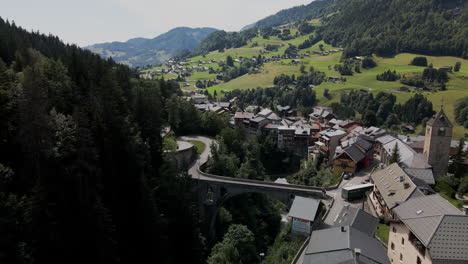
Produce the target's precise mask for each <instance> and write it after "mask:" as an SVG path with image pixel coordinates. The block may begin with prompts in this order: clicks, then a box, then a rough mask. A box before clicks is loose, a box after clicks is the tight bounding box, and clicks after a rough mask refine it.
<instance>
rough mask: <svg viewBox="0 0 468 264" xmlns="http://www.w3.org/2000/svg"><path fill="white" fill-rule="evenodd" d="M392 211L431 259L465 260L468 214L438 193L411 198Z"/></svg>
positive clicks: (467, 243)
mask: <svg viewBox="0 0 468 264" xmlns="http://www.w3.org/2000/svg"><path fill="white" fill-rule="evenodd" d="M393 211H394V212H395V214H396V215H397V217H398V218H399V219H400V220H401V221H402V222H403V223H404V224H405V225H406V226H407V227H408V228H409V229H410V230H411V232H412V233H413V234H414V235H415V236H416V237H417V238H418V239H419V241H421V243H423V244H424V245H425V246H426V247H427V248H428V249H429V252H430V254H431V258H432V259H433V260H434V259H441V260H465V261H466V260H468V216H465V215H463V214H462V212H461V211H460V210H458V209H457V208H456V207H455V206H453V205H452V204H451V203H449V202H448V201H447V200H445V199H444V198H442V197H441V196H440V195H438V194H434V195H427V196H423V197H419V198H414V199H410V200H408V201H406V202H405V203H403V204H401V205H399V206H397V207H396V208H395V209H393Z"/></svg>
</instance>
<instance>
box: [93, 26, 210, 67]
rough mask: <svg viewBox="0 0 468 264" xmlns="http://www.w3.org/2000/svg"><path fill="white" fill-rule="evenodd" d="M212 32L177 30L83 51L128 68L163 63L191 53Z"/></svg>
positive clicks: (100, 45) (185, 28) (187, 28)
mask: <svg viewBox="0 0 468 264" xmlns="http://www.w3.org/2000/svg"><path fill="white" fill-rule="evenodd" d="M215 31H217V29H215V28H209V27H202V28H190V27H177V28H174V29H171V30H169V31H168V32H166V33H163V34H161V35H159V36H157V37H155V38H151V39H150V38H142V37H137V38H132V39H129V40H127V41H125V42H121V41H113V42H105V43H97V44H93V45H89V46H86V47H84V48H85V49H87V50H90V51H92V52H94V53H96V54H98V55H100V56H101V57H103V58H109V57H112V58H113V59H114V60H115V61H117V62H119V63H123V64H127V65H129V66H132V67H142V66H146V65H157V64H161V63H164V62H165V61H167V60H168V59H170V58H171V57H172V56H174V55H176V54H177V53H179V52H181V51H183V50H190V51H191V50H194V49H195V48H196V47H197V46H198V44H199V43H200V42H201V41H202V40H203V39H205V38H206V36H208V35H209V34H211V33H213V32H215Z"/></svg>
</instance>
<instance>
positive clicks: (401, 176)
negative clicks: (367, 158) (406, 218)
mask: <svg viewBox="0 0 468 264" xmlns="http://www.w3.org/2000/svg"><path fill="white" fill-rule="evenodd" d="M371 178H372V181H373V182H374V185H375V187H376V188H377V189H378V190H379V192H380V194H381V195H382V198H383V199H384V200H385V203H386V204H387V206H388V208H390V209H392V208H393V207H395V206H397V205H398V204H400V203H402V202H404V201H406V200H408V199H409V198H410V197H411V196H412V194H413V192H415V190H416V189H417V188H416V185H415V184H414V183H413V181H412V180H411V179H410V178H409V176H408V175H407V174H406V173H405V172H404V171H403V169H402V168H401V167H400V166H399V165H398V164H397V163H393V164H391V165H389V166H388V167H386V168H385V169H382V170H379V171H377V172H375V173H372V174H371Z"/></svg>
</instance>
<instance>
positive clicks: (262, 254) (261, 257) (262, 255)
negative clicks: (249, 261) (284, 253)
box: [258, 252, 265, 263]
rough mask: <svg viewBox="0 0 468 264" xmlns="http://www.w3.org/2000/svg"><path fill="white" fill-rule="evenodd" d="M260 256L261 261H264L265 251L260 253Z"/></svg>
mask: <svg viewBox="0 0 468 264" xmlns="http://www.w3.org/2000/svg"><path fill="white" fill-rule="evenodd" d="M258 255H259V256H260V263H263V261H264V260H265V253H263V252H262V253H260V254H258Z"/></svg>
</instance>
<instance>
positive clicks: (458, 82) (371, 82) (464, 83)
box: [157, 30, 468, 138]
mask: <svg viewBox="0 0 468 264" xmlns="http://www.w3.org/2000/svg"><path fill="white" fill-rule="evenodd" d="M292 32H293V34H294V32H295V31H294V30H292ZM308 37H309V35H306V36H300V37H298V38H295V39H292V40H288V41H282V40H280V39H278V38H277V37H271V38H269V39H263V38H261V37H256V38H253V39H252V40H250V41H249V43H248V44H247V45H245V46H244V47H241V48H234V49H227V50H225V52H223V53H220V52H217V51H216V52H211V53H210V54H207V55H206V56H204V57H202V56H198V57H194V58H191V59H190V60H192V61H194V62H198V61H199V60H205V61H206V60H211V59H218V60H225V58H226V56H228V55H230V56H232V57H233V58H237V57H239V56H244V57H252V56H257V55H259V54H260V53H261V52H262V51H264V46H266V45H267V44H275V45H280V46H281V47H280V48H279V49H278V51H277V52H268V53H266V54H264V56H267V57H271V56H273V55H282V54H283V53H284V50H285V49H286V48H287V46H288V44H294V45H298V44H300V43H302V42H303V41H304V40H305V39H307V38H308ZM254 43H255V44H257V46H255V45H253V44H254ZM320 44H323V45H324V48H325V50H330V49H332V48H333V47H331V46H330V45H328V44H325V43H323V42H319V43H317V44H315V45H314V46H313V47H311V48H309V49H305V50H301V51H300V52H299V53H300V54H303V53H305V52H307V51H313V50H318V49H319V45H320ZM415 56H417V54H408V53H403V54H399V55H397V56H395V57H394V58H380V57H377V58H376V61H377V63H378V66H377V67H376V68H373V69H369V70H364V69H363V70H362V73H360V74H359V73H355V74H354V76H346V78H347V82H346V83H332V82H324V83H322V84H321V85H319V86H317V87H315V88H314V89H315V90H316V93H317V97H318V99H319V104H320V105H327V104H330V103H332V102H335V101H338V100H339V97H340V96H339V94H340V93H342V92H346V91H349V90H351V89H366V90H369V91H371V92H372V93H377V92H380V91H385V92H391V93H393V94H395V95H396V96H397V100H398V102H404V101H406V100H407V99H408V98H410V97H411V96H413V95H414V93H413V92H410V93H401V92H395V91H393V90H394V89H396V88H398V87H401V86H402V85H401V84H400V83H399V82H380V81H377V80H376V78H375V77H376V75H377V74H379V73H382V72H384V71H386V70H388V69H389V70H396V71H397V72H398V73H400V74H403V73H409V72H422V71H423V70H424V67H417V66H411V65H408V64H409V62H410V61H411V60H412V59H413V57H415ZM340 57H341V53H335V54H332V55H329V56H321V55H313V56H311V57H306V58H305V59H303V60H302V62H303V63H304V64H305V66H306V67H307V68H308V67H310V66H313V67H314V68H315V69H317V70H320V71H323V72H325V73H326V74H327V76H339V74H338V73H337V72H335V71H334V70H333V66H334V65H335V64H337V63H339V60H340ZM426 57H427V58H428V60H429V63H432V64H433V65H434V67H440V66H453V65H454V64H455V62H457V61H461V62H462V69H461V71H460V72H458V73H452V74H450V81H449V83H448V85H447V89H448V90H447V91H444V92H437V93H427V92H426V93H424V95H425V96H427V97H428V98H429V99H430V100H431V101H432V102H433V104H434V108H435V109H438V108H439V105H440V104H441V102H442V100H444V101H445V103H444V105H445V107H444V109H445V110H446V113H447V114H448V116H449V118H450V120H452V121H453V120H454V114H453V107H454V104H455V102H456V100H458V99H459V98H461V97H464V96H468V60H463V59H461V58H456V57H434V56H426ZM193 65H194V64H193ZM204 66H207V67H213V68H215V69H217V68H219V65H218V64H217V63H213V64H209V65H204ZM299 67H300V65H293V64H291V62H290V60H281V61H279V62H270V63H266V64H265V65H264V66H263V67H262V68H261V71H260V73H258V74H246V75H244V76H241V77H239V78H236V79H234V80H231V81H229V82H226V83H221V84H219V85H217V86H214V87H210V88H208V91H209V92H211V93H213V92H214V91H215V90H216V91H217V92H218V94H220V91H222V90H227V91H230V90H233V89H249V88H257V87H271V86H273V79H274V78H275V76H277V75H279V74H281V73H285V74H296V76H297V75H299V74H300V72H299ZM160 68H161V67H157V69H160ZM215 76H216V75H215V74H208V73H207V72H197V73H195V74H193V75H192V76H190V77H188V78H187V82H188V83H190V84H191V86H190V87H184V89H186V90H193V89H195V87H194V84H195V82H196V80H209V79H215ZM174 77H175V76H173V75H169V76H165V78H169V79H171V78H174ZM463 77H465V78H466V79H462V78H463ZM326 88H328V89H329V90H330V92H331V94H332V95H333V97H332V99H331V100H328V99H326V98H324V97H323V91H324V90H325V89H326ZM452 123H454V122H452ZM454 125H455V123H454ZM464 133H468V131H467V130H466V129H464V128H463V127H462V126H458V125H455V127H454V136H455V137H456V138H459V137H462V136H463V135H464Z"/></svg>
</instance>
